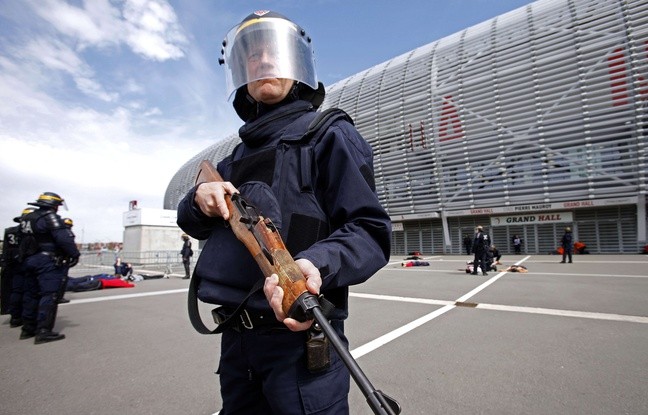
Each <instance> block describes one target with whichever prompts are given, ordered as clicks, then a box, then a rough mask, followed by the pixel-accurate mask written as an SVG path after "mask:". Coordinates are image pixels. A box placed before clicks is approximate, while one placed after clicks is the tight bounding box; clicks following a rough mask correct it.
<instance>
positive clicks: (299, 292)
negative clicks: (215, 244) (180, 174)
mask: <svg viewBox="0 0 648 415" xmlns="http://www.w3.org/2000/svg"><path fill="white" fill-rule="evenodd" d="M222 181H224V180H223V178H222V177H221V175H220V174H219V173H218V171H217V170H216V168H215V167H214V165H213V164H212V163H211V162H210V161H209V160H203V161H202V162H201V163H200V169H199V170H198V175H197V177H196V184H200V183H205V182H222ZM225 202H226V203H227V209H228V210H229V213H230V217H229V219H228V222H229V225H230V227H231V228H232V231H233V232H234V234H235V235H236V237H237V238H238V239H239V240H240V241H241V242H242V243H243V244H244V245H245V247H246V248H247V249H248V251H249V252H250V254H251V255H252V256H253V257H254V260H255V261H256V263H257V264H258V265H259V268H261V271H262V272H263V275H264V276H265V277H269V276H270V275H272V274H277V275H278V276H279V286H280V287H281V288H282V289H283V291H284V297H283V301H282V304H281V307H282V309H283V311H284V313H286V315H287V316H288V317H291V318H294V319H296V320H299V321H302V322H303V321H306V320H310V319H314V320H315V321H316V323H317V324H318V325H319V327H320V328H321V330H322V331H323V332H324V334H325V335H326V337H328V339H329V341H330V342H331V344H332V345H333V347H334V348H335V350H336V351H337V353H338V355H339V356H340V358H341V359H342V361H343V362H344V364H345V365H346V367H347V368H348V369H349V372H350V373H351V376H352V377H353V379H354V380H355V382H356V384H357V385H358V387H359V388H360V390H361V391H362V394H363V395H364V396H365V398H366V399H367V403H368V404H369V406H370V407H371V409H372V410H373V412H374V414H376V415H398V414H400V412H401V407H400V404H399V403H398V402H397V401H396V400H394V399H393V398H391V397H389V396H388V395H386V394H384V393H383V392H381V391H379V390H376V388H374V387H373V385H372V384H371V382H370V381H369V379H368V378H367V376H366V375H365V374H364V372H363V371H362V369H361V368H360V366H359V365H358V363H357V362H356V361H355V359H353V356H351V353H349V351H348V350H347V348H346V347H345V346H344V344H343V343H342V340H341V339H340V337H339V336H338V335H337V333H336V332H335V329H334V328H333V326H331V323H329V321H328V320H327V319H326V316H325V315H324V312H323V311H322V308H321V305H320V302H319V299H318V297H317V296H316V295H314V294H311V293H310V292H308V289H307V288H306V278H305V277H304V275H303V274H302V272H301V270H300V269H299V267H298V266H297V264H296V263H295V260H294V259H293V257H292V256H291V255H290V253H289V252H288V250H287V249H286V245H285V244H284V242H283V240H282V239H281V235H280V234H279V232H278V230H277V228H276V227H275V226H274V224H273V223H272V221H271V220H270V218H264V217H263V216H261V215H259V213H258V212H257V211H256V209H255V207H254V206H252V205H250V204H249V203H247V202H246V201H245V199H243V197H242V196H241V195H240V194H238V193H237V194H234V195H231V196H230V195H225Z"/></svg>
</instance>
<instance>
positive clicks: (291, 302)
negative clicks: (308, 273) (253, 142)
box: [196, 160, 308, 321]
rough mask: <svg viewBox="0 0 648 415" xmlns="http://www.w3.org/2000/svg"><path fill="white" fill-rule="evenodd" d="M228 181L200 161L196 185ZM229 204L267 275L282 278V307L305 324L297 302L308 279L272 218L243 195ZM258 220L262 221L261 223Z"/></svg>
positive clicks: (234, 224) (235, 226) (232, 220)
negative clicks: (251, 221)
mask: <svg viewBox="0 0 648 415" xmlns="http://www.w3.org/2000/svg"><path fill="white" fill-rule="evenodd" d="M222 181H224V180H223V178H222V177H221V175H220V174H219V173H218V170H216V168H215V167H214V165H213V164H212V163H211V162H210V161H209V160H203V161H202V162H200V170H199V171H198V175H197V178H196V184H200V183H205V182H222ZM225 202H226V203H227V209H228V210H229V213H230V216H229V219H228V222H229V225H230V227H231V228H232V231H233V232H234V234H235V235H236V237H237V238H238V240H239V241H241V242H242V243H243V245H245V247H246V248H247V249H248V251H250V254H252V256H253V257H254V260H255V261H256V263H257V264H258V265H259V268H261V271H262V272H263V275H264V276H266V277H269V276H270V275H272V274H277V275H278V276H279V286H280V287H281V288H282V289H283V291H284V297H283V302H282V305H281V306H282V308H283V311H284V313H286V315H287V316H289V317H292V318H296V319H297V320H300V321H305V320H306V316H305V315H304V313H303V312H301V311H300V309H299V308H298V307H295V301H296V300H297V298H299V296H300V295H302V294H303V293H305V292H308V289H307V288H306V278H304V275H303V274H302V272H301V270H300V269H299V267H298V266H297V264H296V263H295V261H294V259H293V258H292V256H291V255H290V253H289V252H288V249H286V245H285V244H284V242H283V240H282V239H281V235H280V234H279V231H278V230H277V228H276V227H275V226H274V224H273V223H272V221H271V220H270V219H269V218H264V217H263V216H260V215H257V214H256V211H255V209H254V207H253V206H251V205H249V204H248V203H247V202H246V201H245V200H244V199H243V198H242V197H240V195H238V194H237V195H233V196H230V195H227V194H226V195H225ZM250 212H254V213H255V214H254V215H253V216H254V218H255V219H254V221H255V222H256V223H250V220H249V219H250V217H251V215H249V213H250ZM257 219H258V220H257Z"/></svg>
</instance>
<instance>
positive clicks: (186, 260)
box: [180, 233, 193, 280]
mask: <svg viewBox="0 0 648 415" xmlns="http://www.w3.org/2000/svg"><path fill="white" fill-rule="evenodd" d="M182 241H183V242H182V249H181V250H180V255H181V256H182V265H184V270H185V276H184V277H182V279H183V280H188V279H189V278H190V273H189V268H190V267H191V257H192V256H193V250H192V249H191V241H190V240H189V235H187V234H186V233H183V234H182Z"/></svg>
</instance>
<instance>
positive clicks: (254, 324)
mask: <svg viewBox="0 0 648 415" xmlns="http://www.w3.org/2000/svg"><path fill="white" fill-rule="evenodd" d="M235 313H236V310H235V309H234V308H231V307H218V308H215V309H213V310H212V317H213V318H214V322H215V323H216V324H218V325H219V326H220V325H221V324H224V325H225V326H224V328H231V329H233V330H236V331H238V332H241V331H242V330H257V329H265V330H268V329H272V330H275V329H276V330H283V329H285V330H288V327H286V325H285V324H283V323H282V322H280V321H278V320H277V317H275V315H274V313H273V312H260V311H254V310H249V309H247V308H244V309H243V310H241V311H240V312H239V314H238V316H236V315H234V314H235Z"/></svg>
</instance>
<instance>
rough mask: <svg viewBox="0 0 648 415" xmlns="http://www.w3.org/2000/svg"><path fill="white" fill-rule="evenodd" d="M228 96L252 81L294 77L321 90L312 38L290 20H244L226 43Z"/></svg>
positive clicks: (228, 36)
mask: <svg viewBox="0 0 648 415" xmlns="http://www.w3.org/2000/svg"><path fill="white" fill-rule="evenodd" d="M223 44H224V48H223V61H224V62H223V63H224V65H225V80H226V87H227V95H228V97H229V99H230V100H231V99H232V96H233V95H234V92H235V91H236V90H237V89H239V88H240V87H242V86H243V85H247V84H248V83H250V82H253V81H258V80H260V79H268V78H284V79H292V80H295V81H298V82H301V83H304V84H306V85H308V86H310V87H311V88H313V89H317V87H318V81H317V75H316V74H315V57H314V54H313V47H312V43H311V41H310V38H309V37H308V36H306V34H305V33H304V31H303V30H302V29H301V28H300V27H299V26H297V25H296V24H294V23H292V22H291V21H289V20H286V19H281V18H276V17H260V18H255V19H251V20H247V21H244V22H243V23H241V24H240V25H238V26H236V27H235V28H233V29H232V30H230V31H229V33H228V34H227V36H226V38H225V41H224V42H223Z"/></svg>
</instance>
